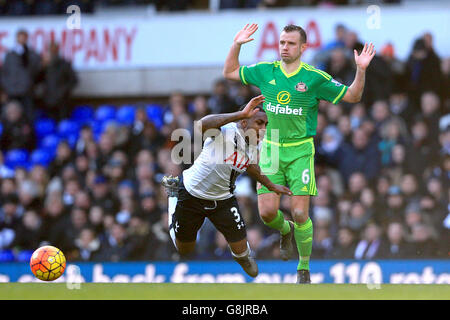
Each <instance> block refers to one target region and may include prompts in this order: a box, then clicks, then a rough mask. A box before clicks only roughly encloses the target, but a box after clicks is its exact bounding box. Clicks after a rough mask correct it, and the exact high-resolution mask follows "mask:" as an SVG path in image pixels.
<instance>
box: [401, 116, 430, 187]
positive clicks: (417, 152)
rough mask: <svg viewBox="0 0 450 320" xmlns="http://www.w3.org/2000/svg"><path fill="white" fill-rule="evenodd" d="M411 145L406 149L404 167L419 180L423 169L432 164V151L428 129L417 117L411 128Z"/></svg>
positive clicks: (421, 119)
mask: <svg viewBox="0 0 450 320" xmlns="http://www.w3.org/2000/svg"><path fill="white" fill-rule="evenodd" d="M411 137H412V141H411V144H410V145H409V146H408V148H407V149H406V166H407V169H408V171H409V172H412V173H414V174H415V175H416V176H417V177H418V178H420V176H421V173H422V172H423V168H426V167H427V166H428V165H429V164H430V163H432V158H433V150H432V147H431V146H432V142H431V139H432V138H431V137H430V134H429V128H428V126H427V124H426V122H425V121H424V120H423V118H421V117H419V118H418V119H417V120H415V121H414V122H413V124H412V126H411Z"/></svg>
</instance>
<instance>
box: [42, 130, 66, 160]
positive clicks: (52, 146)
mask: <svg viewBox="0 0 450 320" xmlns="http://www.w3.org/2000/svg"><path fill="white" fill-rule="evenodd" d="M60 141H61V138H60V137H59V136H58V135H56V134H50V135H48V136H46V137H45V138H44V139H42V140H41V142H40V144H39V148H41V149H45V150H46V151H47V152H50V154H52V155H54V154H56V149H57V148H58V144H59V142H60Z"/></svg>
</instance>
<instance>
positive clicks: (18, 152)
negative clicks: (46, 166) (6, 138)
mask: <svg viewBox="0 0 450 320" xmlns="http://www.w3.org/2000/svg"><path fill="white" fill-rule="evenodd" d="M28 158H29V154H28V151H26V150H23V149H12V150H9V151H8V152H6V154H5V165H6V166H7V167H8V168H11V169H15V168H17V167H22V168H28V166H29V164H28Z"/></svg>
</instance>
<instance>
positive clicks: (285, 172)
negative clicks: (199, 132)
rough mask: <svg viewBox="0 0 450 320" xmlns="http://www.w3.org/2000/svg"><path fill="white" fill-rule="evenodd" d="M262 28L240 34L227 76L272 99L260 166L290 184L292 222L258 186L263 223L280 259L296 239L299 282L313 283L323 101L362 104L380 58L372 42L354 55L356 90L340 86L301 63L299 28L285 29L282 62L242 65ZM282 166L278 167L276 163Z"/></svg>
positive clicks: (290, 252) (268, 100) (302, 44)
mask: <svg viewBox="0 0 450 320" xmlns="http://www.w3.org/2000/svg"><path fill="white" fill-rule="evenodd" d="M257 29H258V25H257V24H251V25H248V24H247V25H246V26H245V27H244V28H243V29H242V30H240V31H239V32H238V33H237V34H236V36H235V38H234V42H233V45H232V46H231V49H230V51H229V53H228V56H227V58H226V61H225V65H224V69H223V75H224V76H225V78H227V79H230V80H236V81H241V82H242V83H243V84H245V85H248V84H252V85H255V86H256V87H258V88H259V89H260V90H261V93H262V94H263V95H264V96H265V97H266V99H265V102H264V110H265V111H266V114H267V117H268V121H269V123H268V125H267V129H266V136H265V139H264V141H263V145H262V151H261V155H260V167H261V170H262V171H263V173H264V174H265V175H267V177H268V178H269V179H270V180H271V181H272V182H273V183H275V184H281V185H288V186H289V188H290V189H291V190H292V192H293V196H292V197H291V215H292V218H293V220H294V221H293V222H292V221H288V220H285V218H284V215H283V213H282V212H281V211H280V210H279V207H280V196H279V195H278V194H276V193H274V192H271V191H269V190H267V188H265V187H264V186H260V185H258V190H257V192H258V209H259V214H260V216H261V219H262V220H263V222H264V223H265V224H266V225H267V226H269V227H271V228H274V229H276V230H279V231H280V233H281V241H280V255H281V258H282V259H283V260H288V259H289V258H290V257H291V256H292V255H293V250H294V249H293V246H292V237H294V239H295V242H296V244H297V249H298V253H299V263H298V267H297V283H311V280H310V273H309V257H310V255H311V250H312V240H313V225H312V221H311V219H310V218H309V201H310V199H309V198H310V196H314V195H317V188H316V182H315V176H314V153H315V150H314V142H313V136H314V135H315V134H316V126H317V111H318V104H319V100H326V101H330V102H332V103H333V104H336V103H338V102H339V101H341V100H343V101H346V102H349V103H356V102H358V101H360V99H361V96H362V93H363V90H364V83H365V73H366V69H367V67H368V66H369V63H370V61H371V60H372V58H373V57H374V55H375V49H374V46H373V44H372V43H370V44H366V45H365V46H364V48H363V49H362V51H361V52H360V53H358V52H357V51H356V50H355V51H354V57H355V63H356V67H357V69H356V76H355V79H354V81H353V83H352V84H351V85H350V86H346V85H344V84H341V83H339V82H338V81H336V80H334V79H333V78H332V77H331V76H330V75H329V74H327V73H326V72H324V71H321V70H319V69H316V68H315V67H313V66H311V65H309V64H307V63H305V62H303V61H301V56H302V53H303V52H304V51H305V50H306V48H307V44H306V43H307V39H306V33H305V31H304V30H303V29H302V28H301V27H299V26H296V25H288V26H286V27H284V29H283V31H282V32H281V34H280V41H279V53H280V57H281V60H280V61H273V62H260V63H257V64H254V65H250V66H240V64H239V53H240V49H241V46H242V44H244V43H247V42H250V41H252V40H253V38H251V36H252V35H253V34H254V33H255V32H256V30H257ZM274 162H277V163H274Z"/></svg>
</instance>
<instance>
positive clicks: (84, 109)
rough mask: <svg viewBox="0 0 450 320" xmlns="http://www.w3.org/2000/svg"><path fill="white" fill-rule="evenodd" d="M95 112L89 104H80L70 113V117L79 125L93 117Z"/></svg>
mask: <svg viewBox="0 0 450 320" xmlns="http://www.w3.org/2000/svg"><path fill="white" fill-rule="evenodd" d="M94 116H95V112H94V109H93V108H92V107H91V106H88V105H80V106H76V107H75V108H74V109H73V110H72V113H71V115H70V119H71V120H73V121H75V122H78V123H79V124H80V125H83V124H86V123H88V122H90V121H91V120H93V119H94Z"/></svg>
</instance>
